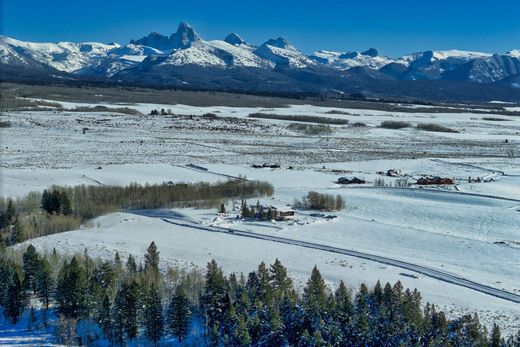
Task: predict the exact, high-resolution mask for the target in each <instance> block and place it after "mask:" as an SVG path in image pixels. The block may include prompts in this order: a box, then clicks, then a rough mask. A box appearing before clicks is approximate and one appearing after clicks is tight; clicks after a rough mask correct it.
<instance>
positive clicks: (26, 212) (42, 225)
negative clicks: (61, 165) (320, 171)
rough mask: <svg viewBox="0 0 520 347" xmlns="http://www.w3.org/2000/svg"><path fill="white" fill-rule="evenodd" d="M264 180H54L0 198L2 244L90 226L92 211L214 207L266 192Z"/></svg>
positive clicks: (94, 213) (268, 189)
mask: <svg viewBox="0 0 520 347" xmlns="http://www.w3.org/2000/svg"><path fill="white" fill-rule="evenodd" d="M273 192H274V189H273V186H272V185H271V184H269V183H267V182H261V181H247V180H229V181H226V182H217V183H213V184H210V183H192V184H188V183H171V182H170V183H162V184H146V185H140V184H136V183H133V184H130V185H128V186H86V185H81V186H74V187H60V186H54V187H52V188H51V189H48V190H44V191H43V193H39V192H31V193H29V194H27V195H26V196H24V197H22V198H18V199H15V200H14V199H6V198H0V249H1V248H2V247H5V246H10V245H13V244H16V243H19V242H23V241H25V240H28V239H31V238H35V237H40V236H45V235H49V234H54V233H58V232H63V231H69V230H75V229H78V228H79V227H80V226H81V225H86V226H88V224H89V221H90V220H91V219H93V218H95V217H98V216H101V215H104V214H107V213H112V212H119V211H129V210H135V209H152V208H171V207H205V208H213V207H218V206H220V204H221V203H222V202H226V201H227V200H229V199H233V198H248V197H261V196H270V195H272V194H273Z"/></svg>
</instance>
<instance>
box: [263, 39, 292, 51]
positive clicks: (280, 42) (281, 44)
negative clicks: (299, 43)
mask: <svg viewBox="0 0 520 347" xmlns="http://www.w3.org/2000/svg"><path fill="white" fill-rule="evenodd" d="M265 44H266V45H269V46H272V47H278V48H283V49H290V50H296V48H295V47H294V46H293V45H291V44H290V43H289V41H287V40H286V39H284V38H283V37H278V38H276V39H269V40H267V41H266V42H265Z"/></svg>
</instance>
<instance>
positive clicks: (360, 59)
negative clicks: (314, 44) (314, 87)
mask: <svg viewBox="0 0 520 347" xmlns="http://www.w3.org/2000/svg"><path fill="white" fill-rule="evenodd" d="M356 53H357V54H356V55H355V57H353V58H344V57H341V55H342V54H343V53H340V52H332V51H323V50H322V51H317V52H314V54H313V56H315V57H318V58H319V61H323V60H324V62H325V63H326V64H327V65H329V66H331V67H334V68H337V69H340V70H348V69H350V68H353V67H357V66H366V67H369V68H371V69H376V70H378V69H380V68H382V67H383V66H385V65H388V64H390V63H392V62H394V60H393V59H390V58H388V57H382V56H376V57H371V56H368V55H363V54H360V53H358V52H356Z"/></svg>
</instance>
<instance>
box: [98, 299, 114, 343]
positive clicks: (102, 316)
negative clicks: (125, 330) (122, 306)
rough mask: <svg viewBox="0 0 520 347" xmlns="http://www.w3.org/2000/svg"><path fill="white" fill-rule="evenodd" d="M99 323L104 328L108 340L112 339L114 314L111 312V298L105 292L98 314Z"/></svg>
mask: <svg viewBox="0 0 520 347" xmlns="http://www.w3.org/2000/svg"><path fill="white" fill-rule="evenodd" d="M97 317H98V324H99V326H100V327H101V330H103V335H105V338H106V339H107V340H108V341H112V337H113V335H112V324H113V321H112V316H111V314H110V300H109V298H108V295H106V294H105V297H104V298H103V302H102V303H101V307H100V308H99V311H98V314H97Z"/></svg>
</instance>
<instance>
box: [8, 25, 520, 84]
mask: <svg viewBox="0 0 520 347" xmlns="http://www.w3.org/2000/svg"><path fill="white" fill-rule="evenodd" d="M0 58H1V64H0V68H1V69H2V74H3V75H5V76H7V77H8V78H9V77H10V75H12V74H14V75H18V76H19V75H20V73H21V75H28V76H30V75H31V74H35V75H36V74H37V75H45V74H48V75H52V76H57V75H60V73H63V74H66V75H67V76H68V77H69V78H81V77H89V78H97V79H99V78H103V79H109V80H117V81H132V82H140V81H142V82H144V84H150V83H152V84H154V83H157V84H162V85H164V84H171V85H177V84H189V85H191V86H193V87H196V86H197V85H198V84H200V83H201V81H202V80H203V76H202V75H201V74H203V73H202V71H203V70H207V71H206V72H207V75H208V76H211V78H212V79H215V78H217V79H221V80H226V79H228V80H229V77H230V76H233V78H232V80H237V79H238V80H241V79H242V80H245V81H249V82H251V83H260V85H262V83H263V85H264V88H267V89H269V84H268V81H271V82H272V84H274V85H283V84H286V85H287V83H289V81H288V80H287V79H290V80H292V81H294V80H298V87H297V88H292V89H295V90H306V89H307V90H309V89H312V88H310V87H309V88H307V87H305V86H309V85H310V84H313V85H317V83H318V82H317V79H319V80H320V81H321V82H319V83H321V84H322V85H321V87H319V88H321V89H323V88H328V89H333V88H336V89H339V90H341V89H342V88H341V85H342V83H341V80H340V79H341V78H352V77H353V76H355V77H356V78H358V79H362V78H369V79H377V80H385V81H387V80H392V81H459V82H473V83H481V84H489V83H495V82H497V83H499V82H501V81H503V83H502V84H501V85H502V86H509V87H511V88H515V86H516V84H515V83H510V84H507V81H508V80H516V79H517V76H518V75H519V74H520V51H519V50H512V51H510V52H507V53H504V54H488V53H480V52H466V51H458V50H447V51H425V52H419V53H414V54H409V55H406V56H403V57H399V58H390V57H386V56H382V55H380V54H379V52H378V51H377V50H376V49H374V48H370V49H368V50H366V51H364V52H332V51H326V50H320V51H317V52H315V53H313V54H311V55H306V54H303V53H302V52H301V51H300V50H298V49H297V48H296V47H295V46H293V45H292V44H291V43H289V42H288V41H287V40H286V39H284V38H282V37H278V38H274V39H269V40H267V41H266V42H264V43H263V44H261V45H259V46H254V45H251V44H248V43H247V42H246V41H245V40H244V39H243V38H242V37H240V36H239V35H238V34H236V33H232V34H229V35H228V36H227V37H226V38H225V39H223V40H211V41H206V40H204V39H202V38H201V37H200V36H199V35H198V34H197V33H196V32H195V30H194V29H193V28H192V27H191V26H190V25H189V24H187V23H180V25H179V27H178V29H177V31H176V32H175V33H173V34H171V35H170V36H165V35H161V34H159V33H155V32H154V33H151V34H149V35H148V36H145V37H143V38H141V39H138V40H132V41H131V42H130V43H129V44H126V45H121V44H116V43H110V44H103V43H97V42H82V43H74V42H58V43H32V42H24V41H20V40H16V39H13V38H9V37H6V36H0ZM253 70H254V71H253ZM280 71H282V72H283V73H282V75H283V76H280ZM188 72H190V73H192V74H195V75H196V76H197V78H194V79H193V80H191V81H190V78H189V73H188ZM252 74H256V75H257V76H256V78H253V76H252ZM5 76H4V78H5ZM304 76H305V77H304ZM257 80H262V81H263V82H260V81H257ZM154 81H155V82H154ZM273 81H274V82H273ZM204 82H206V81H204ZM365 82H366V81H365ZM365 84H366V83H365ZM209 85H210V84H208V83H202V85H201V87H208V86H209ZM223 85H224V86H225V87H226V88H232V87H233V86H232V85H226V84H225V83H223ZM290 85H291V86H292V85H294V83H292V84H290ZM238 87H239V89H240V87H241V86H240V85H239V86H238ZM317 87H318V86H316V88H317ZM277 88H281V87H277ZM316 88H315V89H316ZM289 89H291V88H289Z"/></svg>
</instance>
